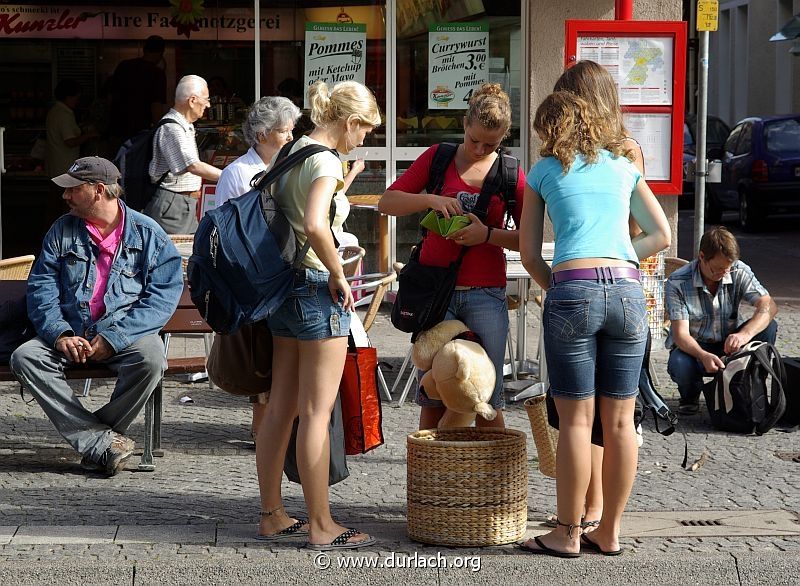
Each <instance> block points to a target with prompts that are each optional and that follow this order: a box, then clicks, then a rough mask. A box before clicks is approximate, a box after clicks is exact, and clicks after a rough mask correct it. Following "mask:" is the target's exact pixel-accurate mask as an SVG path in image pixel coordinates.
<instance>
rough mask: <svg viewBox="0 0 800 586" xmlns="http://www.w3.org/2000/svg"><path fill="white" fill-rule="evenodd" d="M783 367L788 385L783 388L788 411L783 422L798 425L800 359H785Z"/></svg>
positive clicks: (799, 417)
mask: <svg viewBox="0 0 800 586" xmlns="http://www.w3.org/2000/svg"><path fill="white" fill-rule="evenodd" d="M783 367H784V369H786V385H785V386H784V387H783V392H784V394H785V395H786V411H784V413H783V422H784V423H788V424H789V425H797V424H800V357H794V358H786V357H784V359H783Z"/></svg>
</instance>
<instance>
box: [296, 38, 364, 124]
mask: <svg viewBox="0 0 800 586" xmlns="http://www.w3.org/2000/svg"><path fill="white" fill-rule="evenodd" d="M366 50H367V25H366V24H363V23H336V22H307V23H306V44H305V83H306V85H305V87H309V86H310V85H312V84H313V83H314V82H315V81H318V80H322V81H324V82H325V83H327V84H328V86H329V87H332V86H333V85H334V84H336V83H338V82H340V81H349V80H353V81H358V82H360V83H364V79H365V73H366V60H365V58H364V57H365V55H366ZM304 100H305V102H304V103H305V106H304V107H305V108H308V107H309V104H308V96H305V98H304Z"/></svg>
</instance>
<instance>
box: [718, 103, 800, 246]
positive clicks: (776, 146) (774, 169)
mask: <svg viewBox="0 0 800 586" xmlns="http://www.w3.org/2000/svg"><path fill="white" fill-rule="evenodd" d="M723 150H724V152H723V154H722V182H721V183H717V184H713V183H709V184H708V187H709V190H708V195H709V197H708V205H707V207H706V209H707V210H708V211H707V213H706V218H707V219H708V221H710V222H718V221H719V220H720V216H721V215H722V212H723V211H725V210H736V209H738V210H739V223H740V224H741V226H742V228H744V229H745V230H754V229H757V228H758V227H759V226H760V225H761V224H762V223H763V221H764V219H765V218H766V217H767V215H768V214H772V213H776V212H784V211H790V210H797V211H800V114H791V115H786V116H768V117H751V118H745V119H744V120H742V121H740V122H739V123H738V124H736V126H735V127H734V129H733V130H731V133H730V134H729V135H728V138H727V140H726V141H725V145H724V147H723Z"/></svg>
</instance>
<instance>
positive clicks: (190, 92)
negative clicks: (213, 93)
mask: <svg viewBox="0 0 800 586" xmlns="http://www.w3.org/2000/svg"><path fill="white" fill-rule="evenodd" d="M204 89H208V84H207V83H206V80H205V79H203V78H202V77H200V76H199V75H184V76H183V77H182V78H181V80H180V81H179V82H178V85H177V86H176V87H175V103H176V104H182V103H183V102H185V101H187V100H188V99H189V98H191V97H192V96H199V95H200V92H202V91H203V90H204Z"/></svg>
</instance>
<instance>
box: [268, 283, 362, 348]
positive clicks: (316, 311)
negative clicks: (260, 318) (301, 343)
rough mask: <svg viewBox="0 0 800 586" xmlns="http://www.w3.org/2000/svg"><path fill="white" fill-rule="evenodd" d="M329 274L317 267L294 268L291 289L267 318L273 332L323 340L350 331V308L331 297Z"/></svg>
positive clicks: (344, 334) (300, 338)
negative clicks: (345, 308)
mask: <svg viewBox="0 0 800 586" xmlns="http://www.w3.org/2000/svg"><path fill="white" fill-rule="evenodd" d="M329 276H330V273H328V272H327V271H318V270H316V269H299V270H296V271H295V273H294V286H293V287H292V291H291V293H289V296H288V297H287V298H286V299H285V300H284V302H283V303H282V304H281V306H280V307H278V309H277V310H276V311H275V313H274V314H272V315H271V316H270V317H269V318H267V323H268V324H269V329H270V331H271V332H272V335H273V336H279V337H282V338H296V339H298V340H324V339H325V338H338V337H340V336H347V335H348V334H349V333H350V312H349V311H345V310H344V308H343V307H342V306H341V304H340V303H334V301H333V299H331V294H330V292H329V291H328V277H329Z"/></svg>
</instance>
